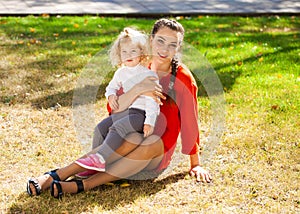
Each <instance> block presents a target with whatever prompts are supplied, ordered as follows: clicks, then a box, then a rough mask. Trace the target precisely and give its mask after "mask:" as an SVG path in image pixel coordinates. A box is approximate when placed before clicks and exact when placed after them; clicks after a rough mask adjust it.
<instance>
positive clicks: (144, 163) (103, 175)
mask: <svg viewBox="0 0 300 214" xmlns="http://www.w3.org/2000/svg"><path fill="white" fill-rule="evenodd" d="M163 154H164V146H163V142H162V141H161V139H160V138H159V137H157V136H153V135H152V136H150V137H148V138H147V139H146V140H145V141H143V143H142V144H141V145H139V146H138V147H137V148H136V149H135V150H133V151H132V152H130V153H129V154H128V155H126V156H125V157H123V158H121V159H119V160H117V161H115V162H114V163H113V164H111V165H109V167H108V169H107V171H106V172H99V173H97V174H95V175H93V176H91V177H89V178H87V179H85V180H83V186H84V190H85V191H86V190H89V189H92V188H94V187H96V186H99V185H101V184H105V183H107V182H111V181H114V180H118V179H120V178H126V177H129V176H132V175H134V174H136V173H138V172H140V171H142V170H143V169H154V168H156V167H157V166H158V164H159V163H160V161H161V160H162V157H163ZM60 183H61V186H62V189H63V192H64V193H76V192H77V186H76V183H74V182H60ZM54 188H55V187H54ZM54 195H57V190H56V189H55V191H54Z"/></svg>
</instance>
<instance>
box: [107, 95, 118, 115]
mask: <svg viewBox="0 0 300 214" xmlns="http://www.w3.org/2000/svg"><path fill="white" fill-rule="evenodd" d="M108 104H109V106H110V108H111V109H112V110H113V111H116V110H118V108H119V103H118V96H116V95H110V96H109V97H108Z"/></svg>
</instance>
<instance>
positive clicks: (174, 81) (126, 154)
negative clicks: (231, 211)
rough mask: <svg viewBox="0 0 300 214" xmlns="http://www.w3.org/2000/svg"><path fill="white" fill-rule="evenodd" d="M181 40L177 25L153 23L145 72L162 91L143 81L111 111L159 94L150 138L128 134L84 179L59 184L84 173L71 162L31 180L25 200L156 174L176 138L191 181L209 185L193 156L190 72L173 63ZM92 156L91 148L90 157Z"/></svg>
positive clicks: (194, 122) (194, 119)
mask: <svg viewBox="0 0 300 214" xmlns="http://www.w3.org/2000/svg"><path fill="white" fill-rule="evenodd" d="M183 37H184V29H183V27H182V25H181V24H180V23H178V22H177V21H173V20H168V19H159V20H157V21H156V22H155V24H154V26H153V29H152V32H151V38H150V45H151V49H152V59H151V63H150V64H149V68H150V69H151V70H152V71H155V72H156V73H157V75H158V76H159V82H160V85H161V86H162V87H160V86H159V85H157V84H156V83H155V80H156V79H155V78H153V77H147V78H145V79H144V80H143V81H142V82H141V83H139V84H137V85H135V86H134V87H133V88H132V89H131V90H129V91H128V92H127V93H125V94H123V95H121V96H119V98H118V104H119V106H118V109H117V110H116V112H117V111H123V110H125V109H127V108H128V106H129V105H130V104H131V103H132V102H133V101H134V100H135V99H136V98H137V97H138V96H140V95H141V94H148V95H149V92H152V93H153V97H156V96H160V97H161V98H163V97H164V96H162V95H161V93H163V94H164V95H165V97H166V99H162V105H161V107H160V115H159V117H158V118H157V122H156V126H155V130H154V134H153V135H151V136H149V137H147V138H145V139H144V138H143V137H142V136H141V135H139V134H130V135H129V136H128V137H127V138H126V139H125V140H124V142H123V144H122V145H121V146H120V147H119V148H118V149H117V150H116V152H115V153H114V154H113V155H111V157H110V158H109V160H108V161H107V168H106V171H105V172H97V173H96V174H93V175H91V176H90V177H88V178H87V179H84V180H76V181H74V182H64V180H66V179H67V178H69V177H70V176H72V175H74V174H77V173H81V172H85V171H86V169H84V168H82V167H80V166H79V165H77V164H76V163H72V164H70V165H68V166H66V167H64V168H61V169H58V170H54V171H51V172H48V173H46V174H45V175H42V176H40V177H38V178H37V179H31V180H29V182H28V188H27V190H28V193H29V194H30V195H38V194H40V192H41V191H43V190H46V189H47V188H49V187H50V190H51V194H52V196H54V197H56V198H60V197H61V196H62V195H63V193H78V192H81V191H87V190H89V189H92V188H94V187H96V186H99V185H101V184H105V183H107V182H111V181H114V180H118V179H120V178H127V177H131V176H134V175H137V174H139V173H143V172H152V174H156V175H159V174H160V173H161V172H162V171H163V170H164V169H166V168H167V167H168V165H169V163H170V160H171V157H172V154H173V153H174V149H175V145H176V142H177V137H178V135H179V133H181V143H182V152H183V153H184V154H187V155H189V156H190V174H191V175H192V176H194V177H196V180H197V181H201V180H203V181H204V182H210V181H211V179H212V178H211V175H210V174H209V172H208V171H207V170H205V169H204V168H202V166H201V163H200V157H199V131H198V123H197V120H198V105H197V85H196V82H195V80H194V78H193V76H192V74H191V73H190V71H189V70H188V69H187V68H186V67H185V66H184V65H182V64H180V63H179V61H178V59H177V57H178V56H177V55H178V54H179V52H180V48H181V45H182V41H183ZM158 102H159V101H158ZM141 142H142V143H141ZM96 146H97V144H94V147H96ZM95 151H97V148H95V149H94V150H93V151H92V152H91V153H95Z"/></svg>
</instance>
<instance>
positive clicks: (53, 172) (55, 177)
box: [27, 169, 61, 196]
mask: <svg viewBox="0 0 300 214" xmlns="http://www.w3.org/2000/svg"><path fill="white" fill-rule="evenodd" d="M57 170H58V169H55V170H51V171H50V172H46V173H44V175H50V176H51V177H52V179H53V180H57V181H60V180H61V179H60V177H59V176H58V175H57V173H56V171H57ZM30 184H32V185H33V187H34V189H35V192H36V196H38V195H40V194H41V193H42V188H41V185H40V184H39V182H38V181H37V179H35V178H30V179H29V180H28V182H27V193H28V194H29V195H30V196H33V193H32V191H31V189H30Z"/></svg>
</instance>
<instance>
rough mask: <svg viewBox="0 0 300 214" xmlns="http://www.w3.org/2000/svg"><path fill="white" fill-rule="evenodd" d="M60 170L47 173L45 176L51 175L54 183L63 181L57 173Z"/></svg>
mask: <svg viewBox="0 0 300 214" xmlns="http://www.w3.org/2000/svg"><path fill="white" fill-rule="evenodd" d="M57 170H58V169H54V170H51V171H50V172H45V173H44V175H50V176H51V177H52V178H53V180H54V181H61V179H60V177H59V176H58V174H57V173H56V171H57Z"/></svg>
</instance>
